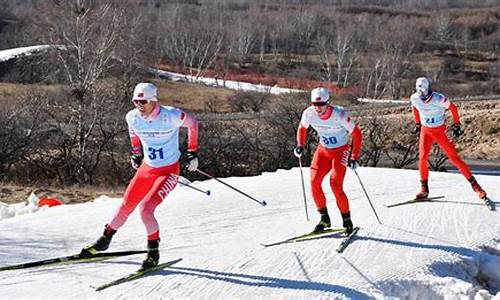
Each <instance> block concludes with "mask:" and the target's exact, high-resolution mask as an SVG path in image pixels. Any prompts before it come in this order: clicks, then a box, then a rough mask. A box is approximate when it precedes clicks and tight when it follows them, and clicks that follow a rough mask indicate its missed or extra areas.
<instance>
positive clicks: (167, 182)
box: [81, 83, 198, 269]
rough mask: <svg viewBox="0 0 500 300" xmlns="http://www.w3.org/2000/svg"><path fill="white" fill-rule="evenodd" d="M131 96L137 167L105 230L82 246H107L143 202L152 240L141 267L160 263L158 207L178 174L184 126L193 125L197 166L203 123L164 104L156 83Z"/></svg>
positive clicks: (192, 156)
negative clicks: (89, 242)
mask: <svg viewBox="0 0 500 300" xmlns="http://www.w3.org/2000/svg"><path fill="white" fill-rule="evenodd" d="M132 101H133V103H134V106H135V109H133V110H131V111H129V112H128V113H127V117H126V120H127V124H128V129H129V135H130V141H131V144H132V155H131V163H132V167H133V168H134V169H136V170H137V172H136V173H135V175H134V177H133V178H132V180H131V181H130V183H129V185H128V186H127V189H126V191H125V195H124V197H123V203H122V204H121V206H120V207H119V208H118V210H117V211H116V213H115V215H114V217H113V219H112V220H111V222H109V224H106V226H105V230H104V233H103V235H102V236H101V237H100V238H99V239H98V240H97V241H96V242H95V243H94V244H91V245H89V246H87V247H85V248H83V249H82V252H81V255H82V256H91V255H93V254H95V253H97V252H99V251H104V250H106V249H108V247H109V244H110V242H111V238H112V237H113V235H114V234H115V233H116V231H117V230H118V229H119V228H120V227H121V226H122V225H123V224H124V223H125V221H126V220H127V218H128V216H129V215H130V214H131V213H132V212H133V211H134V209H135V208H136V207H137V205H139V203H140V204H141V205H140V214H141V218H142V222H143V223H144V225H145V227H146V232H147V241H148V244H147V246H148V253H147V257H146V259H145V260H144V261H143V263H142V269H147V268H150V267H154V266H156V265H158V262H159V259H160V254H159V241H160V229H159V225H158V222H157V220H156V218H155V216H154V211H155V209H156V207H157V206H158V205H159V204H160V203H161V202H162V201H163V200H164V199H165V198H166V197H167V195H168V194H169V193H170V192H171V191H172V190H173V189H174V188H175V186H176V184H177V180H178V176H179V171H180V170H179V169H180V168H179V157H180V151H179V128H180V127H187V129H188V153H187V158H188V162H189V165H188V170H190V171H195V170H196V169H197V168H198V158H197V154H196V151H197V149H198V123H197V122H196V120H195V119H194V118H193V117H191V116H190V115H188V114H186V113H185V112H183V111H182V110H180V109H177V108H174V107H169V106H161V105H160V104H159V103H158V98H157V89H156V87H155V86H154V85H153V84H151V83H139V84H138V85H137V86H136V87H135V90H134V96H133V99H132Z"/></svg>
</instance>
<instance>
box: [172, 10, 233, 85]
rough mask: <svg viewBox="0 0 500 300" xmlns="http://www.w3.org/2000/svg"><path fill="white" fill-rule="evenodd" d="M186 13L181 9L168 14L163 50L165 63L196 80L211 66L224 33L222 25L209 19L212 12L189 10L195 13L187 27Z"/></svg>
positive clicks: (220, 46) (222, 40) (218, 50)
mask: <svg viewBox="0 0 500 300" xmlns="http://www.w3.org/2000/svg"><path fill="white" fill-rule="evenodd" d="M185 13H187V12H186V11H184V10H182V9H181V7H180V6H177V7H176V8H175V9H174V10H173V11H172V12H171V18H170V19H167V20H166V22H168V23H166V24H165V33H164V39H163V45H162V49H163V52H164V55H165V57H166V58H167V59H168V60H170V61H173V62H175V63H176V64H178V65H180V66H182V68H183V69H185V70H187V71H188V73H189V75H191V76H194V77H195V78H198V77H200V76H202V75H203V72H204V71H205V70H206V69H207V68H209V67H212V66H213V65H214V62H215V60H216V59H217V56H218V55H219V53H220V51H221V49H222V46H223V42H224V41H225V31H224V27H223V23H222V22H214V21H213V20H212V19H211V18H210V17H211V13H212V14H213V13H214V12H213V11H207V8H206V7H205V6H203V7H201V8H197V9H196V10H194V11H193V10H191V11H190V13H191V14H194V16H191V17H192V18H194V20H192V22H191V25H190V26H187V25H186V22H185V18H184V17H183V14H185ZM195 80H196V79H195Z"/></svg>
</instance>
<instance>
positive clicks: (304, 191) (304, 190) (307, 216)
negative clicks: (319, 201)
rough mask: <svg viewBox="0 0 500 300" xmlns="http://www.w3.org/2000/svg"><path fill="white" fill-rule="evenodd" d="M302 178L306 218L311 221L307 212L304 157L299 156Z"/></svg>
mask: <svg viewBox="0 0 500 300" xmlns="http://www.w3.org/2000/svg"><path fill="white" fill-rule="evenodd" d="M299 168H300V179H301V180H302V196H303V197H304V209H305V210H306V220H307V221H309V214H308V213H307V201H306V188H305V185H304V173H303V172H302V159H301V158H300V157H299Z"/></svg>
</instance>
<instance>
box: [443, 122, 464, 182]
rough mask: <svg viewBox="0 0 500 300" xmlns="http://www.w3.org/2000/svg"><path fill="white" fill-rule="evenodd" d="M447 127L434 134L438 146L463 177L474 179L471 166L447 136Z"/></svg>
mask: <svg viewBox="0 0 500 300" xmlns="http://www.w3.org/2000/svg"><path fill="white" fill-rule="evenodd" d="M445 129H446V128H445V127H444V126H443V127H442V128H439V131H436V132H435V134H434V139H435V140H436V142H437V143H438V145H439V146H440V147H441V149H443V152H444V153H445V154H446V156H448V159H449V160H450V161H451V163H452V164H453V165H454V166H455V167H456V168H457V169H458V170H459V171H460V173H462V175H463V176H464V177H465V178H466V179H469V178H471V177H472V173H471V171H470V168H469V166H467V164H466V163H465V162H464V161H463V160H462V159H461V158H460V156H459V155H458V152H457V149H456V148H455V144H453V142H452V141H451V140H450V139H449V138H448V137H447V136H446V132H445Z"/></svg>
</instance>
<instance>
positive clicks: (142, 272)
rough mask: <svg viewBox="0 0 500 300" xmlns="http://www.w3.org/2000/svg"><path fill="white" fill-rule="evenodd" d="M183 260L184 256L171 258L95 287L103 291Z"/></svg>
mask: <svg viewBox="0 0 500 300" xmlns="http://www.w3.org/2000/svg"><path fill="white" fill-rule="evenodd" d="M181 260H182V258H178V259H176V260H171V261H168V262H166V263H162V264H159V265H157V266H156V267H152V268H148V269H145V270H137V271H135V272H134V273H131V274H129V275H127V276H123V277H121V278H118V279H116V280H113V281H111V282H108V283H106V284H103V285H101V286H98V287H96V288H95V290H96V291H102V290H104V289H107V288H109V287H112V286H115V285H118V284H121V283H124V282H128V281H132V280H135V279H137V278H140V277H142V276H144V275H146V274H148V273H152V272H155V271H158V270H161V269H164V268H167V267H170V266H172V265H174V264H176V263H178V262H180V261H181Z"/></svg>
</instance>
